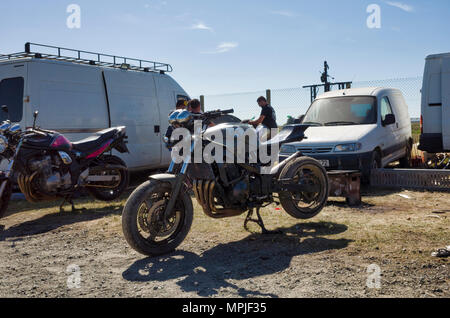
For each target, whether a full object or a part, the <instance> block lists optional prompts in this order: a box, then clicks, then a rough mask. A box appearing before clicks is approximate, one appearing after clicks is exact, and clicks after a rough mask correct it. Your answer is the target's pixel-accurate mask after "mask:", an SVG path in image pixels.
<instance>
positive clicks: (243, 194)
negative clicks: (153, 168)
mask: <svg viewBox="0 0 450 318" xmlns="http://www.w3.org/2000/svg"><path fill="white" fill-rule="evenodd" d="M231 113H233V110H229V111H213V112H207V113H204V114H192V113H189V112H188V111H178V112H175V113H173V114H171V115H170V117H169V123H170V124H171V125H173V126H174V127H183V128H185V129H187V130H189V132H191V133H194V136H192V137H191V140H188V141H187V142H188V143H190V145H191V148H190V150H191V151H190V152H189V151H187V153H186V154H185V160H184V161H183V162H181V163H179V162H178V163H177V161H176V160H174V156H172V158H173V160H172V162H171V164H170V167H169V170H168V171H167V173H165V174H156V175H152V176H150V177H149V180H148V181H147V182H145V183H144V184H142V185H141V186H139V187H138V188H137V189H136V190H135V191H134V192H133V193H132V194H131V196H130V197H129V198H128V200H127V202H126V204H125V207H124V210H123V214H122V228H123V233H124V236H125V239H126V241H127V242H128V244H129V245H130V246H131V247H132V248H133V249H135V250H136V251H137V252H139V253H141V254H144V255H147V256H159V255H164V254H167V253H170V252H172V251H173V250H175V249H176V248H177V247H178V246H179V245H180V244H181V243H182V242H183V240H184V239H185V238H186V236H187V234H188V232H189V231H190V228H191V225H192V221H193V214H194V213H193V205H192V200H191V197H190V195H189V192H190V190H191V189H192V190H193V193H194V195H195V197H196V199H197V201H198V203H199V204H200V206H201V207H202V209H203V212H204V213H205V214H206V215H207V216H209V217H211V218H214V219H220V218H228V217H234V216H239V215H242V214H244V213H246V212H248V214H247V218H246V219H245V223H244V227H245V229H246V230H248V223H249V222H255V223H256V224H258V225H259V226H260V227H261V229H262V233H263V234H274V233H277V232H274V231H268V230H267V229H266V227H265V225H264V222H263V220H262V217H261V215H260V210H261V208H263V207H266V206H268V205H270V204H273V203H277V204H281V205H282V207H283V208H284V210H285V211H286V212H287V213H288V214H289V215H291V216H292V217H294V218H297V219H310V218H313V217H315V216H316V215H318V214H319V213H320V212H321V210H322V209H323V207H324V206H325V204H326V202H327V199H328V188H329V181H328V177H327V172H326V170H325V169H324V168H323V166H322V165H321V164H320V163H319V162H318V161H317V160H315V159H312V158H308V157H304V156H303V155H302V154H301V152H297V153H295V154H293V155H292V156H291V157H289V158H288V159H287V160H285V161H283V162H281V163H277V164H274V165H271V166H270V167H267V164H265V163H262V162H261V160H259V159H258V160H257V161H256V163H255V161H253V162H250V160H247V159H248V158H250V157H252V156H254V155H255V154H254V153H253V154H252V153H251V150H250V149H246V150H245V158H246V160H245V162H244V163H232V164H230V163H218V162H213V163H212V164H208V163H206V162H202V163H191V158H193V156H194V152H195V149H196V147H198V146H200V147H201V148H202V149H205V148H206V147H207V146H208V145H211V144H213V143H217V142H216V141H214V140H213V139H212V138H211V137H210V135H211V133H212V132H222V133H223V134H226V131H227V130H229V129H243V130H246V129H254V128H253V127H251V126H250V125H248V124H247V123H244V122H232V123H221V124H219V125H214V121H215V120H217V119H218V118H220V117H223V116H226V115H229V114H231ZM196 120H197V121H201V126H200V127H199V126H197V127H198V129H199V131H197V133H196V132H195V131H194V130H195V127H196V125H195V124H194V122H195V121H196ZM308 127H309V126H307V125H290V126H286V127H284V128H283V129H282V130H281V131H280V132H279V133H278V134H277V135H276V136H275V137H274V138H272V139H270V140H268V141H265V142H261V143H260V144H259V147H267V146H269V145H276V146H277V147H281V145H283V144H286V143H291V142H298V141H301V140H303V139H304V138H305V135H304V133H305V131H306V129H308ZM234 138H235V140H233V141H232V143H233V142H234V143H236V138H237V137H236V136H235V137H234ZM177 142H179V141H178V140H177ZM220 146H223V148H224V151H227V150H228V151H230V152H232V153H233V156H235V159H236V158H237V156H238V155H239V154H238V153H237V152H236V151H234V149H235V148H231V146H232V145H231V144H227V143H225V144H220ZM278 150H279V148H278ZM223 162H225V161H223ZM235 162H238V161H235ZM263 171H264V173H263ZM255 210H256V216H257V218H256V219H255V218H254V212H255Z"/></svg>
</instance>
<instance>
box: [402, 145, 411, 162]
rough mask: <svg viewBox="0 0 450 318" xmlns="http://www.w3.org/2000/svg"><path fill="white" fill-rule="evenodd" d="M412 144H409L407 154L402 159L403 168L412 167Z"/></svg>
mask: <svg viewBox="0 0 450 318" xmlns="http://www.w3.org/2000/svg"><path fill="white" fill-rule="evenodd" d="M411 152H412V150H411V146H410V145H409V144H408V146H407V148H406V156H405V157H404V158H402V159H400V167H402V168H410V167H411Z"/></svg>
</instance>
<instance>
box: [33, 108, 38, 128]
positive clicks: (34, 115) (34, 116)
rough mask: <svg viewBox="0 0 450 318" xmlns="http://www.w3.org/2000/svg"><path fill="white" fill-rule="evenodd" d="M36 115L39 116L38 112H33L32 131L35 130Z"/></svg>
mask: <svg viewBox="0 0 450 318" xmlns="http://www.w3.org/2000/svg"><path fill="white" fill-rule="evenodd" d="M38 115H39V111H37V110H35V111H34V114H33V118H34V121H33V129H35V128H36V119H37V117H38Z"/></svg>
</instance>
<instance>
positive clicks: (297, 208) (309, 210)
mask: <svg viewBox="0 0 450 318" xmlns="http://www.w3.org/2000/svg"><path fill="white" fill-rule="evenodd" d="M280 180H290V182H291V183H293V184H299V185H302V186H305V188H307V189H309V190H306V191H299V192H288V191H283V192H280V193H279V196H280V202H281V205H282V206H283V209H284V210H285V211H286V212H287V213H288V214H289V215H291V216H292V217H294V218H296V219H311V218H313V217H315V216H316V215H318V214H319V213H320V212H321V211H322V209H323V208H324V206H325V204H326V203H327V201H328V193H329V182H328V175H327V171H326V170H325V168H324V167H323V166H322V165H321V164H320V162H318V161H317V160H315V159H313V158H309V157H301V158H298V159H295V160H294V161H293V162H291V163H288V164H287V166H286V167H284V169H283V171H282V172H281V175H280Z"/></svg>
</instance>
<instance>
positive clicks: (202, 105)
mask: <svg viewBox="0 0 450 318" xmlns="http://www.w3.org/2000/svg"><path fill="white" fill-rule="evenodd" d="M200 105H201V107H202V112H205V96H204V95H200Z"/></svg>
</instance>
